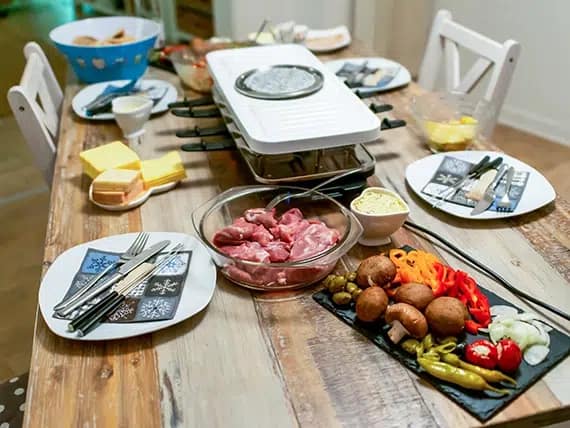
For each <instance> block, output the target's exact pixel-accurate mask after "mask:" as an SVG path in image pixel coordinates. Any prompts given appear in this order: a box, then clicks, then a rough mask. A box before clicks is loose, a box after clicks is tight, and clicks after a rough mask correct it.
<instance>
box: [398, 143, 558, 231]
mask: <svg viewBox="0 0 570 428" xmlns="http://www.w3.org/2000/svg"><path fill="white" fill-rule="evenodd" d="M406 181H407V182H408V184H409V186H410V187H411V188H412V190H413V191H414V192H415V193H416V194H417V195H418V196H419V197H420V198H421V199H423V200H424V201H426V202H427V203H429V204H430V205H431V206H432V207H433V208H437V209H440V210H441V211H444V212H446V213H448V214H451V215H454V216H456V217H462V218H467V219H471V220H489V219H499V218H507V217H514V216H518V215H521V214H526V213H529V212H531V211H534V210H537V209H539V208H541V207H543V206H545V205H547V204H549V203H551V202H552V201H554V199H555V198H556V192H555V191H554V188H553V187H552V185H551V184H550V183H549V182H548V180H547V179H546V178H545V177H544V176H543V175H542V174H541V173H540V172H538V171H537V170H536V169H534V168H533V167H531V166H530V165H527V164H526V163H524V162H521V161H520V160H518V159H516V158H513V157H511V156H509V155H507V154H505V153H500V152H493V151H456V152H447V153H439V154H435V155H431V156H427V157H425V158H422V159H419V160H417V161H415V162H413V163H411V164H410V165H408V167H407V168H406Z"/></svg>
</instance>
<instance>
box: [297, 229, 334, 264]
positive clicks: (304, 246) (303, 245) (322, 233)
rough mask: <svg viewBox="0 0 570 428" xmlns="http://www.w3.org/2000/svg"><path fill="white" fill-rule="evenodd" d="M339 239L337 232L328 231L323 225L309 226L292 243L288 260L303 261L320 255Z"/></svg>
mask: <svg viewBox="0 0 570 428" xmlns="http://www.w3.org/2000/svg"><path fill="white" fill-rule="evenodd" d="M339 237H340V234H339V233H338V231H337V230H335V229H329V228H328V227H327V226H326V225H325V224H324V223H319V224H311V225H310V226H309V227H308V228H307V229H306V230H304V231H303V233H301V234H299V235H298V237H297V238H296V239H295V242H293V245H292V246H291V253H290V255H289V260H290V261H295V260H305V259H308V258H309V257H312V256H314V255H316V254H319V253H322V252H323V251H325V250H328V249H329V248H331V247H332V246H333V245H334V244H336V242H337V241H338V240H339Z"/></svg>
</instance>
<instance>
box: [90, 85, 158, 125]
mask: <svg viewBox="0 0 570 428" xmlns="http://www.w3.org/2000/svg"><path fill="white" fill-rule="evenodd" d="M137 82H138V80H131V81H130V82H129V83H127V84H126V85H124V86H120V87H117V86H113V85H109V86H107V87H106V88H105V89H104V90H103V92H102V93H101V94H99V95H98V96H97V97H95V99H94V100H93V101H91V102H89V103H88V104H86V105H85V106H83V110H85V114H86V115H87V116H95V115H97V114H100V113H108V112H110V111H111V105H112V102H113V100H114V99H115V98H118V97H125V96H129V95H144V96H146V97H148V98H150V100H151V101H152V103H153V106H155V105H157V104H158V103H159V102H160V101H161V100H162V99H163V98H164V96H165V95H166V93H167V92H168V88H166V87H164V88H157V87H155V86H151V87H148V88H146V89H140V88H137Z"/></svg>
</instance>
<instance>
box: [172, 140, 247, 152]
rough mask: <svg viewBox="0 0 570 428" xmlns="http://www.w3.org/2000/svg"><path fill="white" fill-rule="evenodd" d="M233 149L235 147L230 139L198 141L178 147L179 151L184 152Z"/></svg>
mask: <svg viewBox="0 0 570 428" xmlns="http://www.w3.org/2000/svg"><path fill="white" fill-rule="evenodd" d="M235 148H236V145H235V143H234V140H233V139H232V138H224V139H221V140H211V141H205V140H204V139H200V141H199V142H197V143H187V144H182V146H180V149H181V150H182V151H184V152H210V151H216V150H233V149H235Z"/></svg>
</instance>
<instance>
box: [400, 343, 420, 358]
mask: <svg viewBox="0 0 570 428" xmlns="http://www.w3.org/2000/svg"><path fill="white" fill-rule="evenodd" d="M419 346H420V342H419V341H418V340H416V339H406V340H404V341H403V342H402V349H403V350H404V351H406V352H407V353H408V354H412V355H416V352H417V351H418V347H419Z"/></svg>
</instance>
